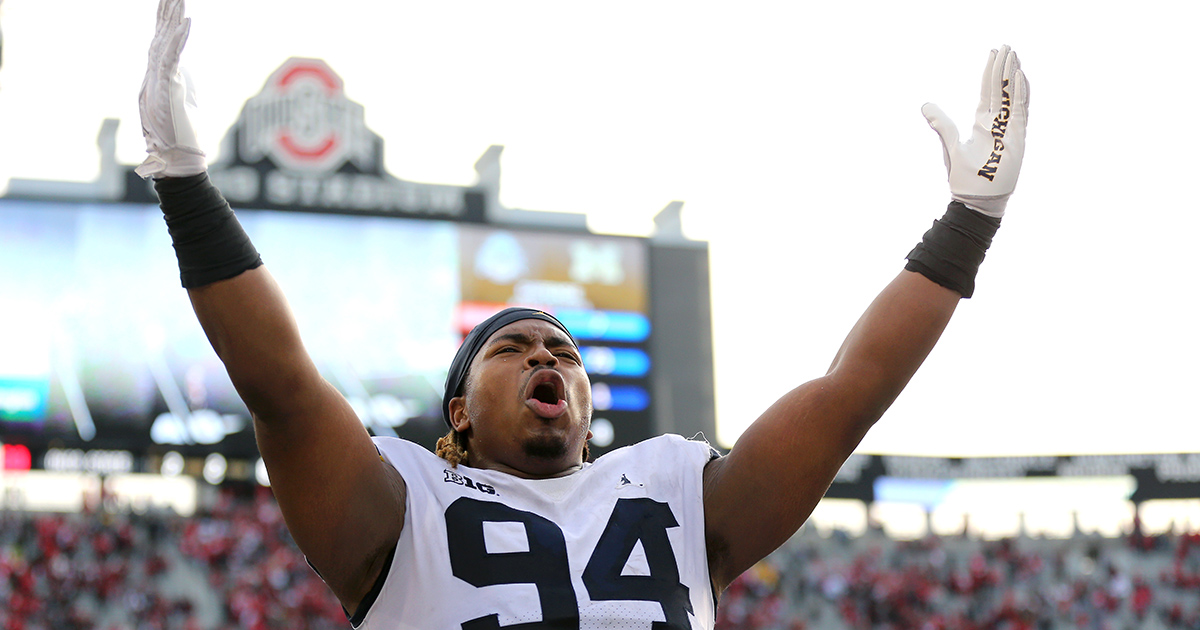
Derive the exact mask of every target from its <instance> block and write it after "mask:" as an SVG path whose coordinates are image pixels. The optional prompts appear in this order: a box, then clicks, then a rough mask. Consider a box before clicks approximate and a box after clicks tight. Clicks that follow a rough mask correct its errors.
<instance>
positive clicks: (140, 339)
mask: <svg viewBox="0 0 1200 630" xmlns="http://www.w3.org/2000/svg"><path fill="white" fill-rule="evenodd" d="M238 217H239V220H240V221H241V222H242V225H243V226H244V227H245V228H246V231H247V232H248V233H249V234H250V236H251V238H252V239H253V240H254V243H255V246H256V247H257V248H258V250H259V252H260V253H261V254H262V257H263V261H264V262H265V264H266V265H267V267H268V268H269V269H270V271H271V273H272V275H273V276H274V277H275V278H276V279H277V280H278V282H279V284H280V285H281V286H282V287H283V291H284V293H285V295H286V296H287V298H288V301H289V303H290V304H291V307H292V310H293V311H294V313H295V316H296V319H297V321H298V323H299V326H300V330H301V334H302V336H303V339H304V342H305V346H306V348H307V349H308V352H309V354H310V355H311V356H312V358H313V360H314V361H315V363H316V365H317V366H318V368H319V369H320V371H321V373H322V374H323V375H324V376H325V377H326V378H327V379H328V380H329V381H330V383H332V384H333V385H334V386H335V387H337V388H338V389H339V390H340V391H341V392H342V393H343V394H344V395H345V396H346V397H347V399H348V400H350V402H351V404H352V405H353V406H354V408H355V410H356V411H357V412H358V415H359V417H360V418H361V419H362V421H363V423H364V425H365V426H366V427H367V428H368V429H369V430H370V431H371V432H372V433H374V434H376V435H397V436H400V437H405V438H407V439H412V440H414V441H417V442H419V443H422V444H425V445H426V446H427V447H428V446H432V444H433V442H434V441H436V439H437V437H438V436H440V435H442V434H444V432H445V430H446V429H445V425H444V424H443V422H442V419H441V415H440V413H441V412H440V401H441V395H442V388H443V385H444V382H445V376H446V371H447V369H448V367H449V363H450V360H451V358H452V357H453V355H454V352H455V350H456V349H457V347H458V345H459V344H460V343H461V340H462V338H463V336H464V335H465V333H466V332H467V331H469V330H470V328H471V327H472V326H474V325H475V324H476V323H478V322H480V321H482V320H483V319H485V318H487V317H488V316H490V315H491V314H492V313H494V312H496V311H497V310H500V309H501V308H504V307H505V306H508V305H518V304H519V305H524V306H534V307H539V308H543V309H545V310H547V311H549V312H552V313H554V314H555V315H557V316H558V317H559V318H560V319H562V320H563V322H564V323H565V324H566V325H567V326H568V328H569V329H570V330H571V331H572V334H574V335H575V336H576V338H577V339H578V340H579V343H580V345H581V349H582V351H583V354H584V358H585V365H586V367H587V368H588V370H589V374H590V375H591V377H592V381H593V392H594V398H595V401H594V402H595V407H596V413H595V418H596V419H597V420H603V422H598V423H597V425H596V428H598V429H599V433H600V435H599V439H598V440H596V441H595V442H594V443H593V449H592V450H593V453H597V452H603V451H604V450H607V449H606V448H605V447H606V446H611V447H616V446H620V445H622V444H627V443H631V442H633V441H636V440H639V439H643V438H644V437H647V436H648V431H649V429H648V420H647V414H648V407H649V404H650V397H651V394H650V390H649V374H650V368H651V363H650V357H649V355H648V352H647V348H648V339H649V335H650V321H649V315H648V313H649V307H648V303H647V301H648V294H647V278H646V257H647V254H646V245H645V243H644V242H643V241H642V240H640V239H636V238H624V237H602V236H594V235H588V234H568V233H560V232H549V231H520V230H505V229H497V228H492V227H485V226H479V225H467V224H456V223H450V222H443V221H420V220H412V219H396V218H387V217H358V216H346V215H325V214H314V213H291V212H279V211H253V210H243V211H239V212H238ZM0 243H2V244H3V245H2V246H0V442H5V443H18V444H26V445H29V446H30V447H31V448H33V449H34V450H35V451H36V450H37V448H39V447H45V446H47V445H51V444H53V445H54V446H61V447H69V448H119V449H131V450H134V451H138V450H139V449H140V450H143V451H144V450H146V449H153V448H155V447H163V448H160V449H158V450H160V451H161V450H164V449H165V448H167V447H169V448H171V449H173V450H181V451H184V452H185V453H186V452H189V451H191V452H197V453H199V452H211V451H218V452H222V453H224V454H226V455H231V456H245V457H252V456H254V454H255V453H256V448H255V445H254V440H253V433H252V427H251V423H250V417H249V412H248V410H247V409H246V407H245V405H244V404H243V403H242V402H241V399H240V398H239V397H238V395H237V392H236V391H234V389H233V386H232V385H231V384H230V382H229V379H228V378H227V376H226V374H225V370H224V367H223V366H222V364H221V363H220V361H219V360H218V359H217V357H216V355H215V353H214V352H213V351H212V349H211V347H210V346H209V343H208V340H207V339H206V338H205V336H204V333H203V331H202V330H201V328H200V325H199V324H198V323H197V321H196V319H195V316H194V315H193V313H192V311H191V305H190V303H189V301H188V296H187V292H186V291H185V290H183V289H182V288H181V287H180V284H179V278H178V267H177V265H176V262H175V257H174V252H173V250H172V248H171V244H170V237H169V236H168V235H167V233H166V227H165V225H164V223H163V219H162V213H161V211H160V210H159V209H158V208H157V207H156V206H151V205H137V204H77V203H52V202H40V201H20V200H0Z"/></svg>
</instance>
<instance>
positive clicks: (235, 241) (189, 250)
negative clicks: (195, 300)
mask: <svg viewBox="0 0 1200 630" xmlns="http://www.w3.org/2000/svg"><path fill="white" fill-rule="evenodd" d="M154 190H155V191H156V192H157V193H158V198H159V205H160V207H161V208H162V211H163V217H164V218H165V220H166V222H167V231H168V232H170V234H171V242H172V245H173V246H174V248H175V256H176V258H177V259H178V261H179V280H180V283H181V284H182V285H183V287H184V288H186V289H193V288H196V287H201V286H204V285H206V284H212V283H214V282H218V281H220V280H227V279H229V278H232V277H234V276H237V275H239V274H241V273H242V272H244V271H247V270H250V269H254V268H256V267H259V266H260V265H262V258H261V257H260V256H259V254H258V251H257V250H256V249H255V248H254V244H253V243H251V242H250V237H249V236H248V235H247V234H246V232H245V230H243V229H242V225H241V223H239V222H238V220H237V217H236V216H235V215H234V213H233V210H232V209H231V208H230V207H229V203H228V202H226V201H225V197H224V196H222V195H221V191H219V190H217V187H216V186H214V185H213V183H212V182H211V181H209V179H208V173H206V172H201V173H197V174H194V175H188V176H183V177H170V176H168V177H164V178H161V179H160V178H155V180H154Z"/></svg>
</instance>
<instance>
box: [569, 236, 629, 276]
mask: <svg viewBox="0 0 1200 630" xmlns="http://www.w3.org/2000/svg"><path fill="white" fill-rule="evenodd" d="M568 273H569V274H570V276H571V280H573V281H575V282H579V283H582V284H610V285H611V284H621V283H622V282H624V281H625V267H624V265H622V264H621V246H620V244H618V243H595V242H589V241H582V240H580V241H575V242H573V243H571V269H570V271H569V272H568Z"/></svg>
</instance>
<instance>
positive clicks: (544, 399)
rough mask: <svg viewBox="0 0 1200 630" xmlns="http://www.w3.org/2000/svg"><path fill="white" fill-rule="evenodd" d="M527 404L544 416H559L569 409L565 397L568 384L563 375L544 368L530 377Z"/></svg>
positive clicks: (536, 412)
mask: <svg viewBox="0 0 1200 630" xmlns="http://www.w3.org/2000/svg"><path fill="white" fill-rule="evenodd" d="M527 387H528V394H527V396H526V398H525V405H526V406H527V407H529V408H530V409H531V410H533V412H534V413H535V414H537V415H538V416H541V417H543V418H557V417H559V416H561V415H563V413H565V412H566V410H567V401H566V400H564V399H563V394H564V392H563V390H564V389H565V388H566V384H565V383H564V382H563V379H562V376H561V375H559V374H558V372H555V371H553V370H543V371H541V372H538V373H537V374H534V376H533V378H532V379H530V382H529V385H528V386H527Z"/></svg>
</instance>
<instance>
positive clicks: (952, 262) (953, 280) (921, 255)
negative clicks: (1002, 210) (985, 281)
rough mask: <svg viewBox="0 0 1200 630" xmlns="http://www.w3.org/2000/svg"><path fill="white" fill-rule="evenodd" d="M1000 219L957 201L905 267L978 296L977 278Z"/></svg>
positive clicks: (913, 251) (950, 286)
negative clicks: (976, 292)
mask: <svg viewBox="0 0 1200 630" xmlns="http://www.w3.org/2000/svg"><path fill="white" fill-rule="evenodd" d="M999 229H1000V218H999V217H994V216H990V215H988V214H985V213H982V212H979V211H977V210H973V209H971V208H969V207H967V206H966V205H965V204H963V203H962V202H961V201H958V200H955V201H952V202H950V205H949V206H948V207H947V208H946V214H945V215H943V216H942V218H941V219H938V220H937V221H934V222H933V227H931V228H930V229H929V230H928V231H927V232H925V234H924V236H923V237H922V239H921V242H920V243H918V244H917V246H916V247H915V248H913V250H912V251H911V252H909V253H908V256H907V257H906V258H907V259H908V263H907V264H905V266H904V268H905V269H907V270H909V271H914V272H916V273H919V274H921V275H923V276H925V277H926V278H929V279H930V280H932V281H934V282H936V283H938V284H939V285H941V286H944V287H946V288H947V289H951V290H953V291H957V292H958V293H959V294H960V295H962V296H963V297H964V298H969V297H971V296H972V295H974V293H975V276H976V275H977V274H978V272H979V265H980V263H982V262H983V259H984V256H985V255H986V254H987V250H988V248H989V247H991V245H992V238H993V237H995V235H996V231H997V230H999Z"/></svg>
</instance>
